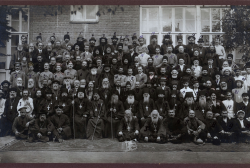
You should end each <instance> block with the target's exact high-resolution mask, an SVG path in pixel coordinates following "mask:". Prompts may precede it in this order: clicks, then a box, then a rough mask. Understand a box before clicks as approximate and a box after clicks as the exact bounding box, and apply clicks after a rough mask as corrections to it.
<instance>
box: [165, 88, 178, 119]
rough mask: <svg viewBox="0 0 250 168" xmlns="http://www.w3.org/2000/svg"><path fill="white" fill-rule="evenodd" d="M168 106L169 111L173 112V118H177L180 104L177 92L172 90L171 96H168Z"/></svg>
mask: <svg viewBox="0 0 250 168" xmlns="http://www.w3.org/2000/svg"><path fill="white" fill-rule="evenodd" d="M168 105H169V109H173V110H175V114H176V115H175V116H176V117H177V118H180V117H179V114H180V113H179V110H180V107H181V102H180V101H179V100H178V91H177V90H172V91H171V94H170V100H168Z"/></svg>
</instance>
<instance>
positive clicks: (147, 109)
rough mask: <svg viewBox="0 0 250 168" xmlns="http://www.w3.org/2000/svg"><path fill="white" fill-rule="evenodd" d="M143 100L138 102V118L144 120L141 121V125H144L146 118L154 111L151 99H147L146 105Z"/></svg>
mask: <svg viewBox="0 0 250 168" xmlns="http://www.w3.org/2000/svg"><path fill="white" fill-rule="evenodd" d="M143 99H144V98H143ZM143 99H142V100H141V101H140V102H139V111H140V115H139V118H142V117H144V119H143V120H141V124H142V125H144V123H145V122H146V120H147V118H149V117H150V116H149V115H150V114H151V112H152V111H153V110H154V109H155V103H154V100H153V99H151V98H149V102H148V103H146V102H144V100H143Z"/></svg>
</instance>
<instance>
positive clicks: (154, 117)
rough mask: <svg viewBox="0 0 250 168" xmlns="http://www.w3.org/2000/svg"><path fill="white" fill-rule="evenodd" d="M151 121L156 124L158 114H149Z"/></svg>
mask: <svg viewBox="0 0 250 168" xmlns="http://www.w3.org/2000/svg"><path fill="white" fill-rule="evenodd" d="M151 120H152V122H153V123H154V124H157V123H158V120H159V113H158V112H157V111H155V112H152V113H151Z"/></svg>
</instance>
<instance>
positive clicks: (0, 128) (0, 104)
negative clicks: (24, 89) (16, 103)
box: [0, 90, 6, 137]
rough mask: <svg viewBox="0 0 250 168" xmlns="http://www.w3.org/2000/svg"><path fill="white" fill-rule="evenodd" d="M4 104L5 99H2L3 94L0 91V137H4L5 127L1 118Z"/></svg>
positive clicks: (3, 119)
mask: <svg viewBox="0 0 250 168" xmlns="http://www.w3.org/2000/svg"><path fill="white" fill-rule="evenodd" d="M5 102H6V99H5V98H4V93H3V91H2V90H0V137H2V136H4V135H5V130H4V129H3V128H4V125H5V118H3V113H4V109H5Z"/></svg>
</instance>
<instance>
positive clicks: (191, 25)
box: [186, 20, 196, 32]
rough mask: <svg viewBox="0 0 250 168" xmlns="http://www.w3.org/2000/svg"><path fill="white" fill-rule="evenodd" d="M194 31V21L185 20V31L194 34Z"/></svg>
mask: <svg viewBox="0 0 250 168" xmlns="http://www.w3.org/2000/svg"><path fill="white" fill-rule="evenodd" d="M195 30H196V25H195V20H186V31H187V32H194V31H195Z"/></svg>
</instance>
